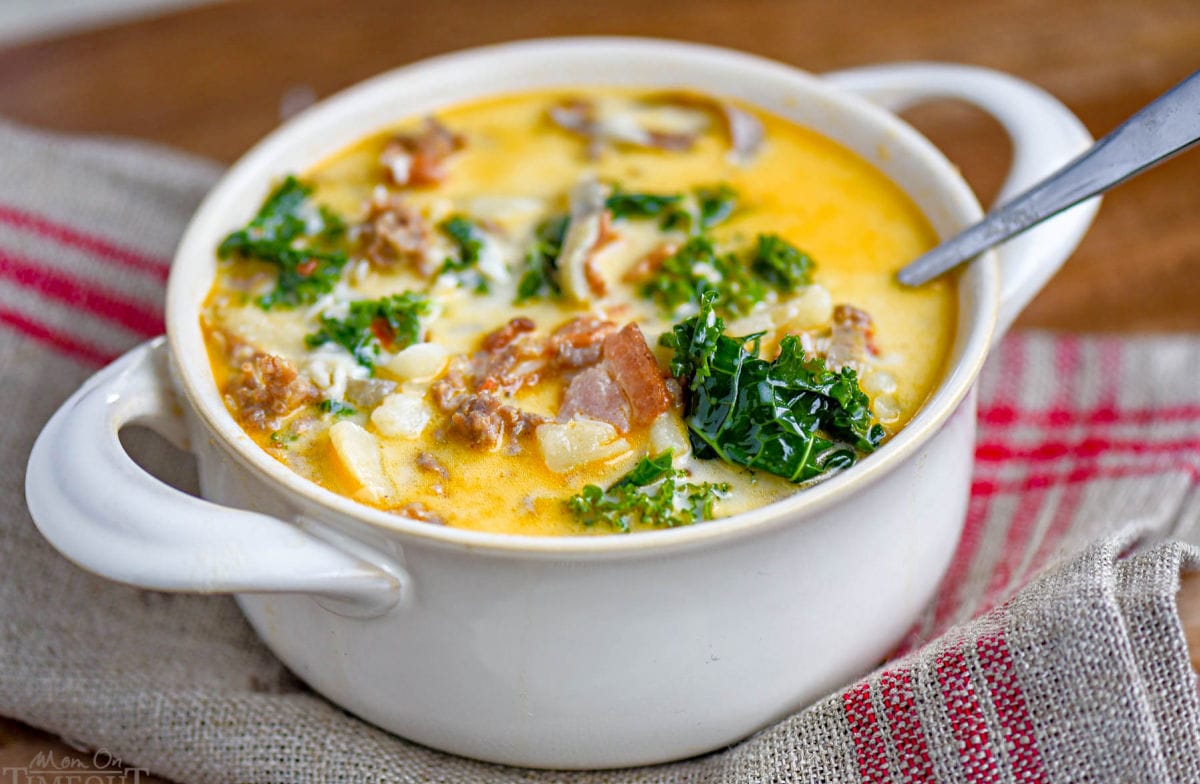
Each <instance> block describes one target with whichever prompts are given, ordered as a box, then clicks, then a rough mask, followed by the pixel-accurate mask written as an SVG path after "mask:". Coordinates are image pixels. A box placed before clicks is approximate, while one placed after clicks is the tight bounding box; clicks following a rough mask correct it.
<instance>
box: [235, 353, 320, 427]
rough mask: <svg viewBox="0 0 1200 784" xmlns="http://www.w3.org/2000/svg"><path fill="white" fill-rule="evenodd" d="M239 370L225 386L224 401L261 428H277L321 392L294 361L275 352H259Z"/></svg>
mask: <svg viewBox="0 0 1200 784" xmlns="http://www.w3.org/2000/svg"><path fill="white" fill-rule="evenodd" d="M239 370H240V372H241V375H240V376H238V377H237V378H235V379H234V380H233V381H232V382H231V383H230V384H229V386H227V387H226V388H225V402H226V404H227V405H228V406H229V407H230V409H232V410H233V412H234V416H236V417H237V418H238V419H239V420H241V422H242V423H243V424H245V425H248V426H250V427H254V428H256V429H258V430H262V431H266V430H276V429H278V427H279V421H280V420H281V419H283V418H284V417H286V416H288V415H289V414H291V413H292V412H293V411H295V410H296V409H297V408H299V407H300V406H302V405H305V404H307V403H312V402H315V401H316V400H318V399H319V398H320V396H321V395H320V392H319V391H318V390H317V388H316V387H315V386H313V385H312V384H311V383H310V382H309V381H307V380H306V379H303V378H300V375H299V373H297V371H296V367H295V366H294V365H293V364H292V363H291V362H289V361H287V360H286V359H284V358H283V357H278V356H275V355H274V354H266V353H264V352H261V351H259V352H256V353H255V354H254V355H253V357H251V358H250V359H247V360H246V361H244V362H242V364H241V367H240V368H239Z"/></svg>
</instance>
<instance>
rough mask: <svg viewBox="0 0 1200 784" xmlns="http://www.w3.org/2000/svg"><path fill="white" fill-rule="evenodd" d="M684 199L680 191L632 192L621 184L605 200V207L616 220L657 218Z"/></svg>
mask: <svg viewBox="0 0 1200 784" xmlns="http://www.w3.org/2000/svg"><path fill="white" fill-rule="evenodd" d="M682 200H683V195H682V194H678V193H671V194H664V193H631V192H629V191H625V190H622V189H621V188H620V186H617V187H616V188H614V189H613V192H612V195H611V196H609V197H608V198H607V199H605V200H604V206H605V208H606V209H607V210H608V211H609V212H610V213H612V216H613V219H614V220H619V219H621V218H657V217H659V216H660V215H662V214H663V213H664V212H666V211H667V210H668V208H671V207H674V206H675V205H677V204H679V202H680V201H682Z"/></svg>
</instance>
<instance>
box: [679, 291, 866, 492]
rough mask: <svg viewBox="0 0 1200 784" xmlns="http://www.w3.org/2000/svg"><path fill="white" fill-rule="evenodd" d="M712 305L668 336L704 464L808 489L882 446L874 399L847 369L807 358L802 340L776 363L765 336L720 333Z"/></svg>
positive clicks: (788, 342)
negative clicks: (763, 347)
mask: <svg viewBox="0 0 1200 784" xmlns="http://www.w3.org/2000/svg"><path fill="white" fill-rule="evenodd" d="M714 300H715V298H714V297H713V296H711V295H709V296H707V297H705V298H704V300H703V301H702V304H701V309H700V313H699V314H697V315H696V316H693V317H691V318H689V319H686V320H684V321H683V322H681V323H679V324H677V325H675V327H674V329H673V330H672V332H670V333H668V334H666V335H663V337H662V338H661V340H660V342H661V343H662V345H664V346H667V347H669V348H672V349H674V351H675V356H674V359H673V360H672V362H671V370H672V372H673V373H676V374H678V375H681V376H683V377H685V378H686V379H687V412H688V416H687V420H686V421H687V426H688V434H689V440H690V441H691V444H692V450H693V453H694V454H695V455H696V457H698V458H701V459H713V458H719V459H721V460H724V461H725V462H727V463H733V464H735V465H742V466H746V467H747V468H751V469H759V470H763V471H766V472H768V473H772V474H776V475H777V476H782V477H784V478H785V479H788V480H790V481H792V482H804V481H807V480H810V479H813V478H815V477H817V476H820V475H821V474H824V473H826V472H828V471H831V470H834V469H841V468H847V467H849V466H851V465H853V464H854V463H855V461H856V460H857V459H858V456H859V454H863V453H867V452H871V451H873V450H874V449H875V448H876V447H877V446H878V445H879V443H880V441H882V439H883V436H884V431H883V428H882V426H880V425H878V424H874V425H872V424H871V419H872V416H871V408H870V399H869V398H868V397H867V395H866V393H864V392H863V391H862V390H861V389H860V388H859V386H858V379H857V375H856V374H855V372H854V370H852V369H850V368H842V369H841V370H840V371H838V372H834V371H831V370H828V369H827V368H826V367H825V363H824V361H823V360H821V359H818V358H811V359H810V358H806V357H805V356H804V352H803V350H802V349H801V347H800V342H799V340H797V339H796V337H794V336H791V335H789V336H787V337H785V338H784V339H783V340H782V341H781V342H780V348H779V356H778V357H776V358H775V359H774V360H771V361H767V360H764V359H760V358H759V356H758V348H759V346H758V339H759V338H760V337H761V335H747V336H744V337H730V336H728V335H724V334H721V333H722V332H723V331H724V329H725V323H724V321H722V320H721V319H720V318H718V317H717V316H716V315H715V311H714V307H715V301H714Z"/></svg>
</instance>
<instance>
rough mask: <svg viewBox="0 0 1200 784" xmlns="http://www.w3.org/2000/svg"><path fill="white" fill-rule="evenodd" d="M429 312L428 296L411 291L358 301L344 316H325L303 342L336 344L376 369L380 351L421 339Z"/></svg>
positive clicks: (351, 304)
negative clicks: (315, 329)
mask: <svg viewBox="0 0 1200 784" xmlns="http://www.w3.org/2000/svg"><path fill="white" fill-rule="evenodd" d="M429 312H430V304H429V298H428V297H426V296H425V295H424V294H419V293H415V292H412V291H406V292H404V293H403V294H394V295H392V296H390V297H383V298H382V299H374V300H358V301H357V302H351V303H350V308H349V312H348V313H347V314H346V316H345V318H335V317H332V316H329V315H322V316H321V328H320V329H319V330H317V331H316V332H314V333H312V334H311V335H307V336H305V338H304V342H305V344H307V345H308V347H309V348H315V347H317V346H321V345H324V344H326V343H335V344H337V345H339V346H341V347H343V348H345V349H346V350H347V351H349V352H350V353H351V354H353V355H354V359H355V360H356V361H357V362H358V364H360V365H362V366H363V367H366V368H370V369H372V370H374V368H375V360H376V359H378V358H379V354H380V352H381V351H383V350H387V351H400V350H402V349H404V348H407V347H408V346H410V345H412V344H413V343H417V342H419V341H420V339H421V321H420V317H421V316H424V315H428V313H429ZM335 413H336V412H335Z"/></svg>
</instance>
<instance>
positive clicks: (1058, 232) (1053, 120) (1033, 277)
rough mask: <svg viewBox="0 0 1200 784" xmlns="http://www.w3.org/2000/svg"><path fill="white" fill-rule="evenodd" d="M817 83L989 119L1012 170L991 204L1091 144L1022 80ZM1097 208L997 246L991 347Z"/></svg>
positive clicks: (902, 105)
mask: <svg viewBox="0 0 1200 784" xmlns="http://www.w3.org/2000/svg"><path fill="white" fill-rule="evenodd" d="M824 78H826V79H828V80H829V81H831V82H833V83H834V84H835V85H836V86H837V87H839V88H841V89H844V90H848V91H850V92H853V93H858V94H859V95H862V96H863V97H864V98H867V99H868V100H870V101H872V102H873V103H876V104H879V105H880V106H883V107H884V108H885V109H888V110H890V111H894V112H898V111H901V110H903V109H906V108H908V107H910V106H913V105H915V104H918V103H924V102H927V101H931V100H938V99H947V98H949V99H958V100H961V101H966V102H967V103H969V104H972V105H974V106H977V107H979V108H980V109H982V110H983V111H985V112H987V113H988V114H990V115H992V117H994V118H995V119H996V120H997V121H998V122H999V123H1000V125H1002V126H1003V127H1004V130H1005V132H1006V133H1007V134H1008V136H1009V138H1010V139H1011V140H1012V146H1013V150H1012V165H1011V167H1010V168H1009V171H1008V176H1007V177H1006V178H1005V180H1004V186H1003V187H1002V188H1001V189H1000V194H999V195H998V196H997V197H996V203H997V204H1000V203H1003V202H1005V201H1007V200H1008V199H1009V198H1011V197H1013V196H1016V195H1017V194H1019V193H1021V192H1022V191H1024V190H1026V189H1027V188H1029V187H1030V186H1031V185H1033V184H1035V183H1037V182H1039V181H1040V180H1041V179H1042V178H1044V177H1045V176H1046V175H1048V174H1050V173H1051V172H1053V171H1055V170H1056V169H1058V168H1059V167H1061V166H1062V165H1063V164H1065V163H1066V162H1067V161H1069V160H1071V159H1073V158H1075V157H1076V156H1078V155H1079V154H1080V153H1081V152H1083V151H1084V150H1085V149H1087V148H1088V147H1089V146H1090V145H1091V144H1092V141H1093V140H1092V137H1091V134H1089V133H1088V131H1087V129H1086V128H1084V126H1083V123H1081V122H1080V121H1079V118H1077V117H1076V116H1075V115H1074V114H1072V113H1071V111H1070V110H1069V109H1068V108H1067V107H1065V106H1063V105H1062V103H1060V102H1059V101H1058V99H1057V98H1055V97H1054V96H1052V95H1050V94H1049V93H1048V92H1046V91H1045V90H1043V89H1041V88H1040V87H1037V86H1035V85H1032V84H1030V83H1029V82H1026V81H1023V80H1021V79H1018V78H1016V77H1014V76H1009V75H1008V74H1004V73H1000V72H999V71H993V70H990V69H987V68H978V67H975V66H967V65H947V64H942V63H897V64H893V65H878V66H868V67H865V68H853V69H850V70H846V71H836V72H833V73H828V74H825V75H824ZM1099 208H1100V198H1099V197H1096V198H1093V199H1089V200H1088V201H1085V202H1083V203H1082V204H1079V205H1077V206H1075V207H1073V208H1071V209H1069V210H1067V211H1065V212H1063V213H1062V214H1061V215H1059V216H1057V217H1055V218H1053V219H1051V220H1048V221H1046V222H1045V223H1043V224H1042V225H1041V226H1038V227H1036V228H1034V229H1031V230H1029V231H1027V232H1025V233H1024V234H1021V235H1018V236H1017V237H1014V238H1013V239H1011V240H1009V241H1008V242H1006V243H1004V244H1003V245H1000V246H998V248H997V250H998V251H999V253H1000V259H1001V267H1000V270H1001V284H1000V312H999V314H998V316H997V319H996V332H995V334H994V336H993V338H992V340H993V342H996V341H999V339H1000V338H1001V337H1002V336H1003V335H1004V333H1005V332H1006V331H1007V330H1008V328H1009V326H1010V325H1011V324H1012V322H1013V319H1015V318H1016V317H1017V314H1019V313H1020V312H1021V310H1022V309H1023V308H1024V307H1025V306H1026V305H1027V304H1029V301H1030V300H1031V299H1033V297H1034V295H1035V294H1037V293H1038V291H1040V290H1041V288H1042V286H1044V285H1046V281H1048V280H1049V279H1050V278H1051V277H1052V276H1053V275H1054V273H1055V272H1057V271H1058V269H1059V267H1061V266H1062V265H1063V262H1065V261H1066V260H1067V257H1068V256H1070V255H1071V253H1072V252H1074V250H1075V248H1076V247H1078V245H1079V242H1080V240H1082V239H1083V235H1084V233H1085V232H1087V229H1088V226H1090V225H1091V223H1092V219H1093V218H1094V217H1095V215H1096V210H1098V209H1099ZM1009 259H1011V261H1007V260H1009Z"/></svg>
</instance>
